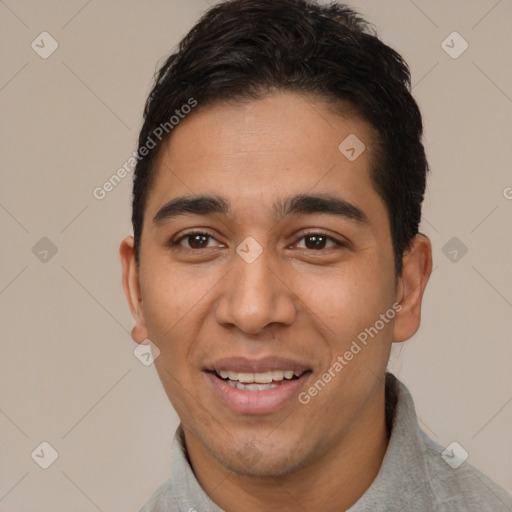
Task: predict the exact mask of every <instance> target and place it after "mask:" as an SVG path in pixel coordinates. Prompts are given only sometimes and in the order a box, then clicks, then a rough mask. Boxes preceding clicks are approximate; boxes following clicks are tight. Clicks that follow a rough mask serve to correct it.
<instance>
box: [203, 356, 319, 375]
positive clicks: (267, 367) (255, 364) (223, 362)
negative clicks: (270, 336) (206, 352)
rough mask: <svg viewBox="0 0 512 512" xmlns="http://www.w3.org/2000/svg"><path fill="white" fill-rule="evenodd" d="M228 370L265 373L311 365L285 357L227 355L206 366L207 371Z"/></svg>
mask: <svg viewBox="0 0 512 512" xmlns="http://www.w3.org/2000/svg"><path fill="white" fill-rule="evenodd" d="M220 370H226V371H231V372H240V373H265V372H269V371H273V370H293V371H294V372H301V373H303V372H306V371H309V370H311V367H310V366H309V365H307V364H305V363H301V362H299V361H296V360H293V359H287V358H283V357H265V358H262V359H248V358H247V357H227V358H222V359H217V360H215V361H213V362H212V363H210V364H207V365H206V366H205V371H215V372H219V371H220Z"/></svg>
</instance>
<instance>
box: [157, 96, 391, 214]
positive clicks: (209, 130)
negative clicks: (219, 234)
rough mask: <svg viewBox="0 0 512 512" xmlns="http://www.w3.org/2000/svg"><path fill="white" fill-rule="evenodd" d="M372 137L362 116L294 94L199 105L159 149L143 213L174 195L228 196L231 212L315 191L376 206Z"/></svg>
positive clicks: (378, 198) (271, 203)
mask: <svg viewBox="0 0 512 512" xmlns="http://www.w3.org/2000/svg"><path fill="white" fill-rule="evenodd" d="M373 141H374V132H373V130H372V128H371V127H370V126H369V125H368V124H367V123H365V122H364V121H362V120H361V119H358V118H355V117H342V116H340V115H339V114H337V113H334V112H333V111H332V108H330V107H329V106H328V105H327V104H325V103H322V102H319V101H318V100H315V99H314V98H312V97H307V96H302V95H298V94H295V93H278V94H274V95H271V96H267V97H265V98H262V99H258V100H253V101H247V102H244V103H224V102H223V103H216V104H213V105H210V106H207V107H204V108H202V109H201V105H200V104H199V108H198V109H196V111H195V112H194V113H193V114H191V115H190V116H189V117H188V118H185V119H184V120H183V121H181V123H180V125H179V126H178V127H177V128H175V130H174V131H173V133H172V136H171V137H170V139H169V141H168V142H167V144H166V145H165V146H164V147H162V149H161V152H160V155H159V158H158V162H157V166H156V169H155V171H156V176H155V180H154V184H153V187H152V190H151V191H150V193H149V196H148V202H147V205H148V213H149V215H148V216H147V217H151V216H152V214H153V215H154V214H155V213H156V210H157V209H158V207H159V206H161V205H162V204H163V203H164V202H167V201H169V199H171V198H172V197H178V196H183V195H197V194H216V195H219V196H222V197H229V198H230V203H231V204H232V205H233V207H234V208H235V209H236V207H237V206H238V207H240V208H244V209H245V210H247V209H250V208H251V205H253V204H257V205H258V206H257V208H259V209H261V205H262V204H268V205H269V212H270V209H271V207H272V206H273V204H275V203H276V202H278V201H279V200H280V199H281V198H283V197H290V196H292V195H295V194H307V193H312V192H314V193H320V194H327V193H329V194H332V193H336V192H338V193H340V194H342V195H343V197H344V198H345V199H347V200H350V201H351V202H352V203H361V202H368V201H370V202H371V201H374V202H376V203H379V201H380V197H379V196H378V195H377V194H376V192H375V190H374V188H373V184H372V182H371V179H370V165H371V161H372V158H373V151H374V150H373V145H374V142H373ZM370 206H371V205H370ZM376 206H378V205H376ZM380 206H383V205H382V203H381V204H380Z"/></svg>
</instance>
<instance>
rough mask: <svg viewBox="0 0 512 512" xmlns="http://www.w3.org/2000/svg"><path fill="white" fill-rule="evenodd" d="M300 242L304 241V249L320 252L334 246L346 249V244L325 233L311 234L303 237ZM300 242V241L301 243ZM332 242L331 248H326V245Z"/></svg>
mask: <svg viewBox="0 0 512 512" xmlns="http://www.w3.org/2000/svg"><path fill="white" fill-rule="evenodd" d="M300 240H304V247H305V248H306V249H311V250H313V251H315V250H316V251H319V250H322V249H326V248H332V247H333V246H342V247H345V244H343V243H342V242H339V241H338V240H336V239H334V238H332V237H330V236H328V235H326V234H325V233H309V234H307V235H305V236H303V237H302V238H301V239H300ZM300 240H299V241H300ZM328 242H331V243H332V245H331V246H330V247H326V244H327V243H328Z"/></svg>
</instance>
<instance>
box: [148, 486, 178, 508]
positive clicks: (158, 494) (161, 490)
mask: <svg viewBox="0 0 512 512" xmlns="http://www.w3.org/2000/svg"><path fill="white" fill-rule="evenodd" d="M139 512H180V511H179V509H178V506H177V504H176V502H175V500H174V499H173V494H172V481H171V480H167V482H164V483H163V484H162V485H161V486H160V487H158V488H157V489H156V491H155V492H153V494H152V495H151V497H150V498H149V500H148V502H147V503H146V504H145V505H144V506H143V507H142V508H141V509H140V511H139Z"/></svg>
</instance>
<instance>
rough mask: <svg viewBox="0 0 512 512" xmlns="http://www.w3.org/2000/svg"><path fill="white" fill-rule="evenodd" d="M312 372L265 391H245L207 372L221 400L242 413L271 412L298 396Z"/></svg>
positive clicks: (234, 410)
mask: <svg viewBox="0 0 512 512" xmlns="http://www.w3.org/2000/svg"><path fill="white" fill-rule="evenodd" d="M310 374H311V372H305V373H303V374H302V375H301V376H300V377H299V378H298V379H293V380H284V381H282V383H281V384H279V385H278V386H277V387H275V388H272V389H267V390H265V391H245V390H243V389H237V388H233V387H231V386H230V385H229V384H228V383H227V382H225V381H223V380H222V379H220V378H219V377H217V376H216V375H215V373H212V372H205V375H206V377H207V378H208V380H209V382H210V383H211V385H212V387H213V391H214V393H215V394H216V396H217V397H218V398H219V399H220V401H221V402H222V403H223V404H224V405H226V406H227V407H228V408H229V409H231V410H232V411H233V412H237V413H241V414H270V413H273V412H275V411H277V410H278V409H280V408H281V407H282V406H283V405H285V404H286V402H288V401H290V400H293V399H294V398H297V396H298V394H299V393H300V390H301V388H302V387H303V386H304V384H305V382H306V380H307V379H308V378H309V376H310Z"/></svg>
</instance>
